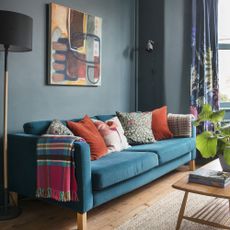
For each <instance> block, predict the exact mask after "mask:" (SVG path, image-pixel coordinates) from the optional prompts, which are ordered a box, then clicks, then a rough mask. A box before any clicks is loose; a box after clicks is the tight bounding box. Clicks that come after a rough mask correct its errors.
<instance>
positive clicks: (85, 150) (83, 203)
mask: <svg viewBox="0 0 230 230" xmlns="http://www.w3.org/2000/svg"><path fill="white" fill-rule="evenodd" d="M74 147H75V165H76V178H77V184H78V197H79V202H80V205H79V206H80V211H81V212H87V211H89V210H90V209H92V207H93V192H92V179H91V160H90V147H89V145H88V144H87V143H85V142H75V143H74Z"/></svg>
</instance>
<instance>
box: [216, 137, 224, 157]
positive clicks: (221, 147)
mask: <svg viewBox="0 0 230 230" xmlns="http://www.w3.org/2000/svg"><path fill="white" fill-rule="evenodd" d="M225 145H226V144H225V140H224V139H218V141H217V153H218V154H223V153H224V149H225Z"/></svg>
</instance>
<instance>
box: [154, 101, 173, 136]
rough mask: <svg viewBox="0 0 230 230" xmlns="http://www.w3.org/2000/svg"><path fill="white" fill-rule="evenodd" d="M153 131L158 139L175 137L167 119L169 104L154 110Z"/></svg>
mask: <svg viewBox="0 0 230 230" xmlns="http://www.w3.org/2000/svg"><path fill="white" fill-rule="evenodd" d="M152 131H153V135H154V137H155V139H156V140H163V139H169V138H172V137H173V134H172V132H171V131H170V130H169V126H168V119H167V106H163V107H161V108H159V109H155V110H153V111H152Z"/></svg>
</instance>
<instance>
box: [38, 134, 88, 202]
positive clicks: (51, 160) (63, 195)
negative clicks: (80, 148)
mask: <svg viewBox="0 0 230 230" xmlns="http://www.w3.org/2000/svg"><path fill="white" fill-rule="evenodd" d="M75 141H80V142H84V141H85V140H84V139H82V138H80V137H75V136H60V135H43V136H41V137H40V138H39V140H38V142H37V191H36V197H39V198H51V199H54V200H57V201H62V202H66V201H77V200H78V196H77V181H76V177H75V161H74V142H75Z"/></svg>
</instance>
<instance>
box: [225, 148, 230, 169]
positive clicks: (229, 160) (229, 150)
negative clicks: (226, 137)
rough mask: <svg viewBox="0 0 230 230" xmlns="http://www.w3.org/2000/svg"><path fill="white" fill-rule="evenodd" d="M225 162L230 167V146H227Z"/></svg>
mask: <svg viewBox="0 0 230 230" xmlns="http://www.w3.org/2000/svg"><path fill="white" fill-rule="evenodd" d="M224 160H225V162H226V163H227V164H228V165H230V146H225V149H224Z"/></svg>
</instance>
